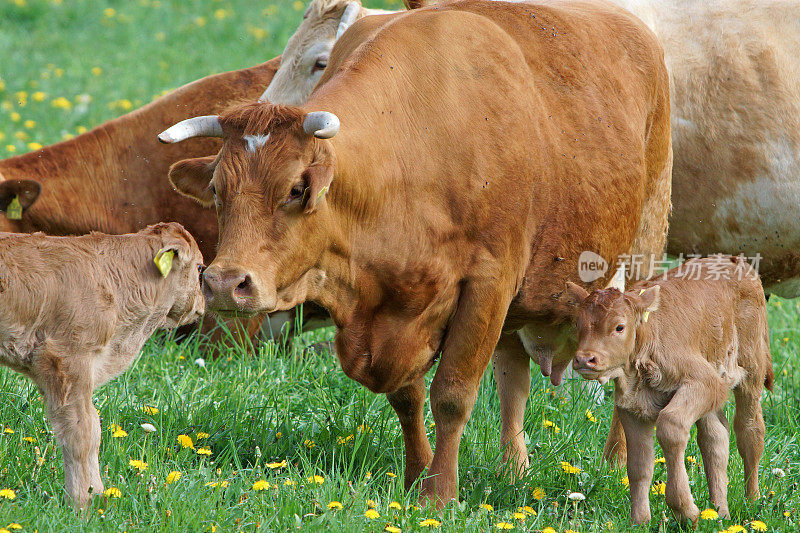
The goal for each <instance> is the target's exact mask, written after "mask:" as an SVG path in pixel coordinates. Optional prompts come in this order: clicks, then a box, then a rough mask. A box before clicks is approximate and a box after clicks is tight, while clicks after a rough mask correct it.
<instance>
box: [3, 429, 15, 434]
mask: <svg viewBox="0 0 800 533" xmlns="http://www.w3.org/2000/svg"><path fill="white" fill-rule="evenodd" d="M3 433H5V434H7V435H13V434H14V430H13V429H11V428H5V429H4V430H3Z"/></svg>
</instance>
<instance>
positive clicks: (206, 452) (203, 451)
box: [197, 448, 211, 455]
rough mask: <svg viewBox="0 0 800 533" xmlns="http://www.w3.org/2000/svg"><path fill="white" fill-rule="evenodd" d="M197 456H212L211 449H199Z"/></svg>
mask: <svg viewBox="0 0 800 533" xmlns="http://www.w3.org/2000/svg"><path fill="white" fill-rule="evenodd" d="M197 455H211V449H210V448H198V449H197Z"/></svg>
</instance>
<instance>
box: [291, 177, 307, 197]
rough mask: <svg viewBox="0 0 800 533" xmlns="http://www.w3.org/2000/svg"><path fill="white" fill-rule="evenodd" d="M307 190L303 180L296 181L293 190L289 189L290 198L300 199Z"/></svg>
mask: <svg viewBox="0 0 800 533" xmlns="http://www.w3.org/2000/svg"><path fill="white" fill-rule="evenodd" d="M305 192H306V184H305V183H303V182H302V181H299V182H297V183H295V184H294V185H293V186H292V190H291V191H289V200H290V201H291V200H299V199H300V198H302V197H303V194H304V193H305Z"/></svg>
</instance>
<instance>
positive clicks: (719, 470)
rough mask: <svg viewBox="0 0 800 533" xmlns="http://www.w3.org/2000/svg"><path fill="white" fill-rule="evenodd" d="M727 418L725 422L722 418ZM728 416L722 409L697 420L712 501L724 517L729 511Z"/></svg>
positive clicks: (698, 438) (700, 445)
mask: <svg viewBox="0 0 800 533" xmlns="http://www.w3.org/2000/svg"><path fill="white" fill-rule="evenodd" d="M723 419H725V423H723V422H722V420H723ZM727 426H728V424H727V418H725V413H724V412H723V411H722V410H720V411H717V412H716V413H709V414H707V415H706V416H704V417H703V418H701V419H700V420H698V421H697V445H698V446H699V447H700V454H701V455H702V457H703V469H704V470H705V473H706V479H707V480H708V493H709V495H710V496H711V502H712V503H713V504H714V505H716V506H717V508H718V509H719V514H720V516H722V517H723V518H730V512H729V511H728V455H729V450H730V442H729V434H728V427H727Z"/></svg>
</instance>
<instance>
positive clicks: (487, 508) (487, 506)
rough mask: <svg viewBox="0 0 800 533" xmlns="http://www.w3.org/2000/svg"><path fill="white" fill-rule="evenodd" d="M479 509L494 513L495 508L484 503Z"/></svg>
mask: <svg viewBox="0 0 800 533" xmlns="http://www.w3.org/2000/svg"><path fill="white" fill-rule="evenodd" d="M478 507H480V508H481V509H483V510H484V511H488V512H490V513H491V512H492V511H494V507H492V506H491V505H489V504H488V503H482V504H480V505H479V506H478Z"/></svg>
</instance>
